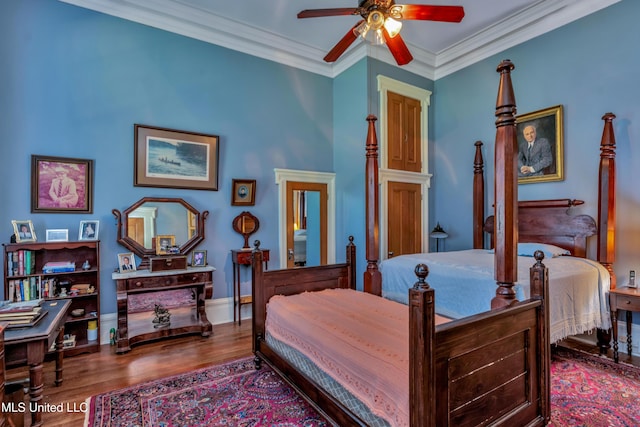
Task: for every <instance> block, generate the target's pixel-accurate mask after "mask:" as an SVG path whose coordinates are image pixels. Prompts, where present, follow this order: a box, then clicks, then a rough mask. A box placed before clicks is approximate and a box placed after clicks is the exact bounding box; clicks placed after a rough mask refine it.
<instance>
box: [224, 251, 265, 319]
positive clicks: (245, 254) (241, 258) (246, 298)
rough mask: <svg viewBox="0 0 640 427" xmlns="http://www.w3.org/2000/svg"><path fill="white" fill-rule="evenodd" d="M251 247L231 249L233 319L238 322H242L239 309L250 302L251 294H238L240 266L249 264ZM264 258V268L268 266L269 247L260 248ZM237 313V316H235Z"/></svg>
mask: <svg viewBox="0 0 640 427" xmlns="http://www.w3.org/2000/svg"><path fill="white" fill-rule="evenodd" d="M252 252H253V250H252V249H232V250H231V261H232V262H233V321H234V322H235V321H236V319H237V320H238V324H242V319H241V317H242V316H241V315H240V310H241V309H242V306H243V305H245V304H251V302H252V301H253V297H252V296H251V295H241V294H240V266H241V265H251V253H252ZM262 256H263V259H264V269H265V270H267V269H268V268H269V249H262ZM236 314H237V317H236Z"/></svg>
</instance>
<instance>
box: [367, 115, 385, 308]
mask: <svg viewBox="0 0 640 427" xmlns="http://www.w3.org/2000/svg"><path fill="white" fill-rule="evenodd" d="M376 120H378V119H377V118H376V116H374V115H373V114H369V115H368V116H367V121H368V122H369V128H368V131H367V155H366V159H367V160H366V172H365V173H366V180H367V182H366V192H367V195H366V209H367V212H366V216H367V224H366V227H367V237H366V239H367V241H366V245H367V251H366V257H367V270H366V271H365V272H364V291H365V292H369V293H372V294H374V295H382V275H381V274H380V271H379V270H378V256H379V254H380V248H379V245H378V240H379V239H378V233H379V224H378V218H379V216H378V209H379V207H378V204H379V203H378V138H377V136H376V127H375V123H376Z"/></svg>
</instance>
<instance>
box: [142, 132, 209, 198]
mask: <svg viewBox="0 0 640 427" xmlns="http://www.w3.org/2000/svg"><path fill="white" fill-rule="evenodd" d="M134 135H135V148H134V174H133V175H134V185H135V186H136V187H160V188H182V189H187V190H209V191H218V174H219V167H218V165H219V152H220V144H219V141H220V138H219V137H218V136H217V135H208V134H204V133H196V132H188V131H183V130H175V129H166V128H159V127H152V126H144V125H140V124H136V125H134ZM187 166H188V167H187Z"/></svg>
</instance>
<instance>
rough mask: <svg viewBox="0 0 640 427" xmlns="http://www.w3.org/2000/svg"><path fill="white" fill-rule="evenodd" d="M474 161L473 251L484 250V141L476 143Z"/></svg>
mask: <svg viewBox="0 0 640 427" xmlns="http://www.w3.org/2000/svg"><path fill="white" fill-rule="evenodd" d="M474 145H475V146H476V156H475V158H474V160H473V249H482V248H484V159H483V158H482V150H481V148H482V141H476V143H475V144H474Z"/></svg>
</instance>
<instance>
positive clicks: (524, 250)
mask: <svg viewBox="0 0 640 427" xmlns="http://www.w3.org/2000/svg"><path fill="white" fill-rule="evenodd" d="M537 250H540V251H542V252H544V257H545V258H555V257H558V256H562V255H571V252H569V251H568V250H566V249H562V248H559V247H557V246H554V245H549V244H546V243H518V255H520V256H531V257H532V256H533V254H534V253H535V252H536V251H537Z"/></svg>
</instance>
